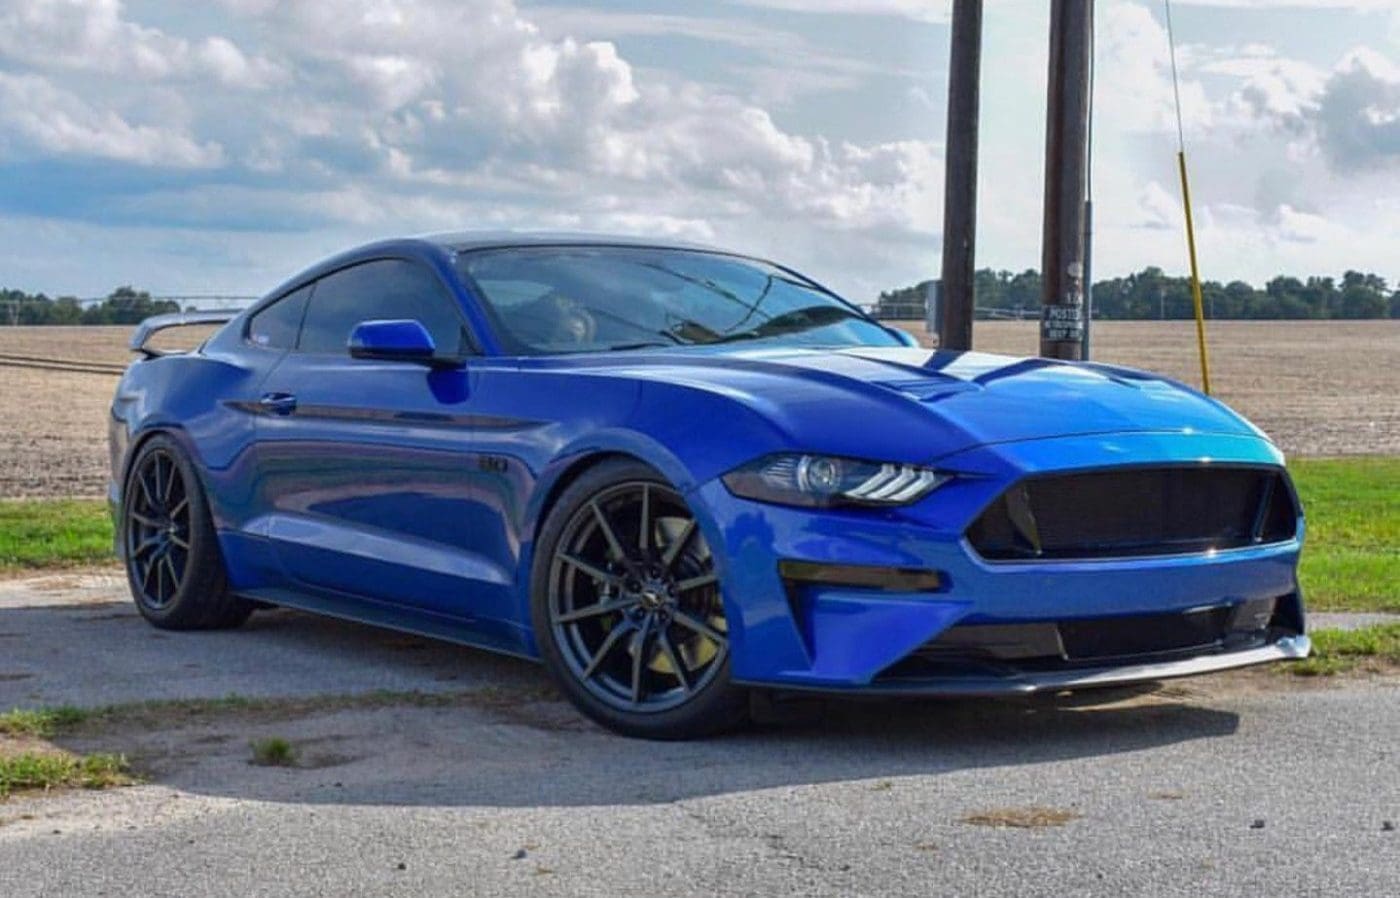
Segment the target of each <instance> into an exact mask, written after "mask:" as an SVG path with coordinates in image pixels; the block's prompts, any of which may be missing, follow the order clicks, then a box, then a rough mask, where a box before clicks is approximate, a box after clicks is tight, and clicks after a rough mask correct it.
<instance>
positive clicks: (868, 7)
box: [729, 0, 953, 22]
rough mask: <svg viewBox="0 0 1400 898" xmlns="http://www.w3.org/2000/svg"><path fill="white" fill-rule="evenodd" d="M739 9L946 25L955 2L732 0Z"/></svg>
mask: <svg viewBox="0 0 1400 898" xmlns="http://www.w3.org/2000/svg"><path fill="white" fill-rule="evenodd" d="M729 2H730V3H734V4H738V5H740V6H757V7H764V8H767V9H781V10H784V11H786V12H802V13H823V14H828V15H830V14H844V15H851V14H857V15H874V16H900V17H903V18H909V19H914V20H916V21H920V22H946V21H948V19H949V17H950V15H951V11H952V8H953V2H952V0H729Z"/></svg>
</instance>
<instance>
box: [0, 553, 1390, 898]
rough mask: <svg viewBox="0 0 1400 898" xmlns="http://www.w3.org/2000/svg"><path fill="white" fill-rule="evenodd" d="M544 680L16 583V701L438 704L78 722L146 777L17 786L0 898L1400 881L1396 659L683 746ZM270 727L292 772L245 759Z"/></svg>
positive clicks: (322, 635) (1121, 889)
mask: <svg viewBox="0 0 1400 898" xmlns="http://www.w3.org/2000/svg"><path fill="white" fill-rule="evenodd" d="M542 684H543V678H542V675H541V674H540V673H539V671H537V670H536V669H535V668H533V667H532V666H531V665H528V664H525V663H522V662H517V661H511V660H505V659H497V658H492V657H490V656H487V655H483V654H481V653H476V652H471V651H467V650H462V649H456V648H453V647H450V646H443V645H439V644H436V643H432V642H429V641H426V640H418V639H413V638H410V637H402V636H398V635H395V634H388V633H384V632H383V631H378V630H373V629H370V628H364V627H355V626H350V625H343V624H336V623H331V622H325V621H318V620H314V619H311V618H308V617H304V616H301V615H295V614H289V613H274V614H268V615H260V616H258V617H255V618H254V622H253V624H252V625H251V626H250V627H249V628H247V629H245V630H242V631H238V632H234V633H220V634H191V635H178V634H158V633H155V632H154V631H151V630H149V629H147V628H146V627H145V626H144V624H142V623H141V622H140V621H139V619H136V618H135V613H134V610H133V609H132V608H131V607H130V605H128V604H126V603H124V602H123V601H121V593H120V586H119V584H117V583H116V582H115V580H113V579H111V578H106V579H103V578H95V579H94V578H86V579H85V578H74V577H66V578H50V579H48V580H46V581H37V582H29V583H25V584H14V583H10V584H3V583H0V707H9V706H12V705H22V706H35V705H50V704H58V703H64V702H67V703H73V704H79V705H95V704H105V703H111V702H130V701H138V700H143V699H147V698H152V697H166V698H173V697H201V696H203V697H218V696H223V695H226V694H228V693H231V692H236V693H238V694H240V695H245V696H265V697H274V698H275V697H288V696H324V695H333V694H345V693H363V692H366V691H369V690H376V689H390V690H409V689H411V690H418V691H423V692H435V693H443V694H444V696H445V697H444V698H443V699H442V704H440V705H437V704H427V705H425V704H424V703H421V702H419V703H413V702H410V703H403V704H390V705H389V706H385V707H374V708H344V707H339V706H337V705H336V704H335V703H334V702H318V701H311V702H307V703H304V704H303V705H302V706H300V707H299V708H298V709H297V711H298V713H296V714H291V713H283V712H282V711H279V710H278V708H277V707H276V706H273V707H271V708H266V707H265V708H260V709H254V710H247V711H238V710H234V711H228V712H224V713H218V714H208V713H206V714H194V715H191V714H188V713H183V712H182V713H173V712H170V713H161V712H152V713H150V714H145V715H136V716H134V717H132V718H130V719H118V720H116V721H114V722H112V723H110V725H106V726H104V727H102V728H100V729H99V730H97V731H93V730H92V729H91V728H89V729H87V730H81V731H79V732H78V733H77V734H76V735H72V736H68V737H64V738H63V739H61V740H60V744H61V745H63V746H64V747H67V748H71V749H74V750H78V751H93V750H99V749H100V750H119V751H125V752H127V753H128V754H129V755H130V756H131V757H132V758H133V760H134V761H135V762H136V765H137V767H138V769H139V770H141V771H142V772H143V773H144V774H145V776H146V777H147V779H148V784H146V785H142V786H137V787H133V788H126V789H119V790H113V791H107V792H101V793H86V792H74V793H66V794H60V795H52V796H42V797H22V798H12V799H10V800H9V801H7V802H3V803H0V896H6V898H8V896H22V895H53V896H65V898H66V896H81V895H143V896H145V895H151V896H155V895H172V896H176V895H178V896H189V895H230V896H234V895H236V896H246V895H254V894H257V895H272V894H288V895H425V894H427V895H476V894H480V895H503V894H531V895H535V894H538V895H556V894H558V895H598V896H621V895H776V894H810V895H902V894H908V895H924V896H926V895H1003V894H1005V895H1052V894H1053V895H1129V894H1131V895H1190V896H1193V898H1195V896H1200V895H1251V896H1252V895H1262V894H1286V895H1312V894H1317V895H1322V894H1326V895H1328V896H1337V895H1348V896H1350V895H1376V896H1394V895H1400V689H1397V688H1396V685H1397V683H1396V682H1395V681H1393V680H1370V681H1350V682H1347V683H1345V684H1341V685H1335V684H1322V685H1319V684H1313V683H1304V682H1299V681H1295V680H1292V679H1289V678H1285V677H1281V676H1279V675H1277V674H1273V673H1268V672H1264V673H1252V674H1235V675H1229V676H1221V677H1214V678H1209V679H1203V680H1192V681H1188V682H1179V683H1175V684H1171V685H1168V686H1166V687H1163V688H1161V689H1159V690H1157V691H1155V692H1151V693H1146V694H1138V695H1131V696H1123V695H1122V694H1119V695H1118V696H1117V697H1116V698H1117V699H1118V700H1117V701H1113V702H1107V701H1102V700H1096V701H1097V702H1098V703H1095V702H1094V701H1086V700H1084V699H1078V700H1074V701H1064V700H1062V701H1059V702H1045V701H1040V702H1035V703H1020V702H1008V703H992V702H974V703H943V704H930V703H922V704H908V703H899V704H885V703H880V704H867V703H860V704H841V705H834V706H828V707H826V708H822V709H816V710H814V711H812V713H811V714H809V715H808V716H807V718H806V719H801V720H796V721H787V722H783V723H776V724H770V725H768V726H765V727H762V728H758V729H755V730H753V731H750V732H747V733H744V734H740V735H737V736H733V737H730V738H726V739H721V740H714V741H710V742H704V743H689V744H680V745H662V744H652V743H643V742H633V741H628V740H623V739H619V738H617V737H614V736H611V735H609V734H607V733H604V732H602V731H600V730H598V729H596V728H595V727H592V726H591V725H589V724H587V723H585V722H583V721H582V720H581V719H580V718H578V717H577V716H576V715H575V714H574V713H573V712H572V711H571V710H570V709H569V708H568V707H567V706H565V705H563V704H562V703H560V702H558V701H557V700H555V699H553V698H552V697H550V695H549V694H548V691H547V690H545V689H542ZM267 736H281V737H285V738H287V739H289V740H291V741H292V742H293V743H294V744H295V745H296V746H297V748H298V750H299V752H300V757H301V761H300V764H299V766H297V767H295V768H270V767H258V766H253V765H251V764H250V763H249V757H250V752H249V749H248V743H249V741H250V740H252V739H256V738H263V737H267ZM1023 817H1025V818H1028V820H1027V821H1024V822H1031V823H1035V824H1038V825H1034V826H1029V827H1009V826H1002V825H995V824H998V823H1006V822H1011V821H1015V820H1018V819H1020V818H1023ZM1387 823H1389V824H1390V825H1389V826H1387ZM989 824H991V825H989Z"/></svg>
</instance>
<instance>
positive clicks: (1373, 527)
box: [1288, 457, 1400, 612]
mask: <svg viewBox="0 0 1400 898" xmlns="http://www.w3.org/2000/svg"><path fill="white" fill-rule="evenodd" d="M1288 467H1289V471H1290V472H1291V473H1292V475H1293V482H1294V483H1295V484H1296V485H1297V487H1298V494H1299V496H1300V497H1301V498H1302V500H1303V509H1304V511H1305V512H1306V514H1307V518H1308V524H1307V526H1308V531H1307V541H1306V544H1305V546H1304V548H1303V560H1302V567H1301V571H1300V573H1299V576H1300V577H1301V579H1302V582H1303V599H1304V601H1305V602H1306V603H1307V605H1308V607H1309V608H1312V609H1315V610H1323V611H1330V610H1339V611H1340V610H1346V611H1393V612H1400V458H1379V457H1377V458H1316V459H1300V460H1297V461H1294V462H1293V463H1292V464H1290V465H1289V466H1288Z"/></svg>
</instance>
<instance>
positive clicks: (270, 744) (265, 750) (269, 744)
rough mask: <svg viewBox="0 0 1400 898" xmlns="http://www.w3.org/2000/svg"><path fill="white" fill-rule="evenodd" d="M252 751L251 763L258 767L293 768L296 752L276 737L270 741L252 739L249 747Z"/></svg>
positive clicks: (284, 741)
mask: <svg viewBox="0 0 1400 898" xmlns="http://www.w3.org/2000/svg"><path fill="white" fill-rule="evenodd" d="M249 747H250V748H252V750H253V763H254V764H257V765H258V766H260V767H295V766H296V763H297V750H296V748H295V747H294V746H293V745H292V743H290V742H288V741H287V740H286V739H283V738H281V737H278V736H274V737H272V738H271V739H254V740H253V742H252V743H251V744H250V745H249Z"/></svg>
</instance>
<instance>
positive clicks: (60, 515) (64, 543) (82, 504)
mask: <svg viewBox="0 0 1400 898" xmlns="http://www.w3.org/2000/svg"><path fill="white" fill-rule="evenodd" d="M112 558H113V556H112V519H111V516H110V515H108V513H107V503H106V502H103V501H100V500H93V499H58V500H22V501H12V500H3V501H0V573H13V572H16V571H26V570H38V569H41V568H55V567H75V566H78V565H84V564H98V563H101V562H109V561H111V560H112Z"/></svg>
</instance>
